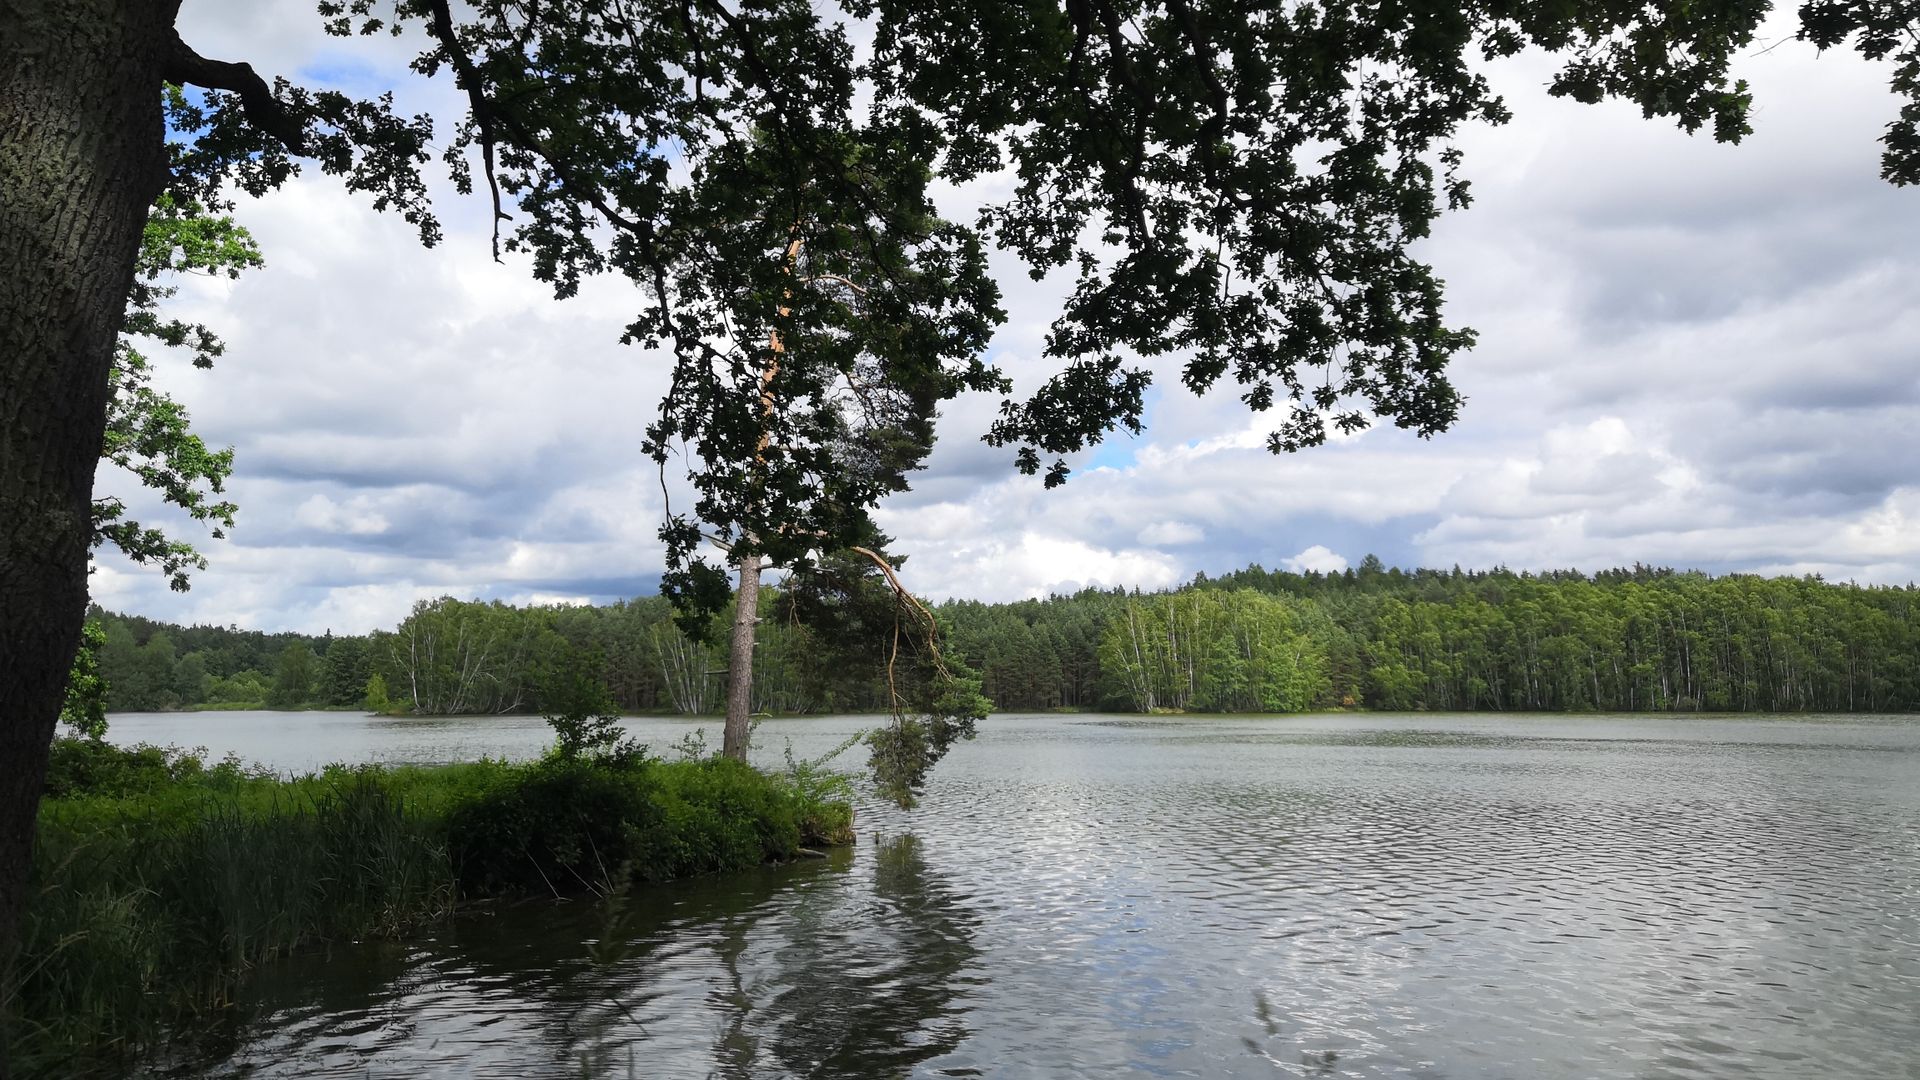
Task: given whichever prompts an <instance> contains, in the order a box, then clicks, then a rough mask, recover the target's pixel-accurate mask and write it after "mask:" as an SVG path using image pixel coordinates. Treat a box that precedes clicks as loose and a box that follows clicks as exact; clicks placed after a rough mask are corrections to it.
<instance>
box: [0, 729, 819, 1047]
mask: <svg viewBox="0 0 1920 1080" xmlns="http://www.w3.org/2000/svg"><path fill="white" fill-rule="evenodd" d="M50 791H53V792H56V793H57V796H58V797H50V798H48V799H47V800H46V801H45V802H44V803H43V805H42V810H41V815H40V826H39V834H38V840H37V846H36V851H35V857H34V871H33V879H32V882H31V885H30V893H29V899H28V905H27V910H26V912H25V915H24V918H23V920H22V927H21V930H22V933H21V941H20V947H19V950H18V953H17V955H16V956H15V957H14V960H13V963H12V965H11V966H10V967H9V968H8V970H7V974H6V976H5V978H4V979H0V1039H4V1040H5V1042H6V1044H7V1047H8V1051H9V1054H10V1056H11V1058H12V1060H13V1064H14V1067H15V1069H16V1070H17V1071H18V1072H19V1074H20V1075H22V1076H33V1075H61V1076H66V1075H79V1074H84V1073H86V1072H88V1071H90V1070H91V1071H113V1070H115V1069H123V1068H125V1067H126V1065H127V1063H129V1062H130V1061H134V1060H137V1059H139V1058H141V1057H143V1056H147V1055H151V1054H153V1053H155V1052H157V1051H160V1050H162V1049H163V1048H165V1047H166V1046H167V1045H168V1044H169V1043H173V1042H177V1041H179V1040H180V1039H182V1038H185V1037H187V1036H188V1035H190V1033H192V1032H194V1031H196V1030H205V1029H207V1028H209V1027H210V1026H216V1025H211V1024H210V1023H209V1021H210V1020H212V1019H214V1018H215V1017H217V1016H219V1015H224V1014H225V1013H226V1011H227V1010H228V1009H230V1008H231V1003H232V1001H233V1000H234V997H235V995H236V993H237V992H238V991H239V990H240V988H241V987H242V986H243V985H244V983H245V981H246V978H247V974H248V972H249V971H251V970H253V969H254V968H256V967H258V966H259V965H261V964H263V963H266V962H268V961H270V960H272V959H273V958H275V957H277V956H280V955H283V954H285V953H287V952H289V951H291V950H294V949H299V948H304V947H310V946H314V945H319V944H324V943H332V942H345V941H353V940H358V939H361V938H365V937H369V936H389V937H391V936H398V935H403V934H405V933H406V932H408V931H409V930H410V929H412V928H414V927H417V926H419V925H421V924H422V923H424V922H427V921H430V920H435V919H441V918H445V917H447V916H448V915H450V914H452V913H453V912H455V911H456V910H457V909H458V908H459V906H460V905H461V904H462V903H463V902H466V901H470V900H475V899H479V898H486V897H496V896H503V895H515V894H536V895H537V894H566V893H579V892H586V891H593V892H617V891H619V890H622V889H624V888H626V886H627V885H628V884H629V883H631V882H636V881H663V880H669V879H673V878H679V877H686V876H689V875H694V874H701V873H710V872H715V871H723V870H730V869H742V868H746V867H750V866H755V865H758V864H760V863H762V862H766V861H769V860H779V859H786V858H791V857H793V856H794V855H795V854H797V853H798V852H799V849H800V848H801V847H803V846H809V845H826V844H835V843H845V842H848V841H850V840H851V838H852V811H851V809H850V807H849V805H848V803H847V800H846V796H847V789H846V786H845V781H844V780H840V779H839V778H836V777H832V776H830V775H828V774H825V773H822V772H819V771H817V770H810V769H807V768H805V767H796V768H793V769H790V770H788V772H787V773H785V774H775V775H770V774H767V773H763V772H760V771H758V770H756V769H753V768H751V767H749V766H746V765H744V764H741V763H739V762H734V761H726V760H716V759H707V760H692V761H680V762H664V761H659V760H655V759H646V758H634V759H622V760H613V759H608V760H601V761H593V760H573V761H567V760H560V759H553V758H549V759H547V760H543V761H539V762H534V763H530V764H524V765H512V764H508V763H505V762H498V761H486V762H478V763H474V764H465V765H450V766H444V767H439V768H379V767H373V766H365V767H359V768H342V767H331V768H329V769H327V770H325V771H324V772H322V773H320V774H316V775H310V776H303V777H297V778H277V777H273V776H270V775H266V774H263V773H262V772H260V771H257V770H249V769H246V768H244V767H242V766H240V765H239V764H238V763H237V762H234V761H231V760H229V761H226V762H221V763H216V764H214V765H211V766H209V765H207V764H206V763H204V762H203V761H201V760H200V759H199V758H197V757H195V756H194V755H192V754H188V753H184V752H181V751H179V750H177V749H169V750H158V749H155V748H151V747H146V748H137V749H135V750H131V751H125V750H116V749H114V748H111V747H104V744H90V745H85V746H81V747H78V748H75V747H73V746H71V745H67V746H63V747H61V748H60V749H58V750H57V751H56V755H55V763H54V768H53V770H52V778H51V782H50Z"/></svg>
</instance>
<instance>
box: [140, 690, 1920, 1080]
mask: <svg viewBox="0 0 1920 1080" xmlns="http://www.w3.org/2000/svg"><path fill="white" fill-rule="evenodd" d="M207 718H213V719H212V722H211V723H203V721H204V720H206V719H207ZM872 722H874V721H872V720H871V719H870V718H868V719H862V718H854V717H827V718H820V719H808V720H788V721H773V722H769V723H768V724H766V725H764V726H763V727H762V728H761V731H760V742H761V748H760V751H759V753H760V754H762V755H764V757H765V760H766V761H767V762H768V763H770V764H771V763H776V762H778V760H779V759H780V756H781V750H782V749H783V747H784V746H785V745H786V744H787V743H788V742H791V744H792V746H793V749H794V750H795V752H796V753H798V754H801V755H803V756H804V755H808V754H813V753H818V752H822V751H824V750H825V749H827V748H829V747H831V746H832V745H834V744H835V743H837V742H838V741H839V740H840V739H841V738H842V737H844V736H845V735H846V734H848V733H850V732H853V731H855V730H857V729H858V728H860V727H861V726H862V725H864V724H870V723H872ZM113 724H114V728H113V734H114V737H115V738H117V739H122V740H127V741H132V740H135V739H147V740H149V741H162V742H166V741H172V742H180V743H186V744H189V745H191V744H195V743H199V744H205V745H207V746H209V748H210V749H212V750H213V751H214V752H215V753H219V752H222V751H224V750H227V749H233V750H236V751H238V752H240V753H241V754H242V755H243V756H247V757H253V758H259V759H263V760H267V761H269V762H271V763H273V764H276V765H279V766H281V767H286V768H302V767H311V765H312V764H314V763H316V762H314V761H313V755H316V754H318V755H320V756H321V758H322V759H325V758H326V756H328V755H331V756H334V757H340V756H349V755H347V753H346V751H344V750H338V749H336V748H343V747H344V748H349V749H351V750H352V751H353V753H352V755H351V756H353V757H354V759H356V760H386V761H405V760H416V761H432V760H452V759H455V758H460V757H473V756H478V755H480V754H492V755H496V756H498V755H501V754H505V755H507V756H512V757H523V756H527V755H530V754H532V753H535V752H537V751H538V748H539V746H540V744H541V743H542V742H543V741H544V739H545V737H546V732H545V729H544V727H542V726H541V725H540V724H539V721H538V720H525V719H512V720H500V721H496V720H461V721H446V722H443V721H384V720H371V719H369V718H364V717H355V716H348V715H345V714H311V713H309V714H289V715H275V716H262V715H260V714H255V715H254V717H253V718H252V719H251V720H242V719H237V718H235V715H234V714H197V715H177V716H171V717H139V716H116V717H114V718H113ZM223 725H224V726H223ZM695 726H696V725H694V724H690V723H685V722H680V721H665V720H637V721H634V722H633V727H634V728H635V730H636V732H637V733H638V734H639V735H640V736H641V737H642V738H643V739H645V740H646V741H648V742H650V743H653V744H654V745H655V747H656V748H663V747H666V746H668V745H671V744H672V743H674V742H676V741H678V739H679V738H680V737H681V736H683V735H684V734H685V733H686V732H687V731H690V730H692V729H693V727H695ZM707 727H708V728H709V734H710V735H712V736H713V737H715V738H717V735H718V732H717V730H716V729H714V725H713V724H712V723H711V722H709V723H708V724H707ZM275 740H278V741H277V742H276V741H275ZM847 764H848V765H849V766H851V765H854V764H856V763H855V762H851V761H848V762H847ZM859 828H860V832H861V836H860V840H859V843H858V845H857V846H856V847H855V848H853V849H852V850H847V851H840V852H835V853H834V854H833V856H832V857H831V858H829V859H827V860H823V861H814V862H806V863H802V864H799V865H795V866H791V867H782V868H769V869H766V870H763V871H760V872H757V873H753V874H747V875H737V876H727V877H715V878H710V879H705V880H699V881H693V882H686V883H682V884H679V885H675V886H668V887H657V888H650V889H644V890H636V891H635V892H634V893H633V894H632V895H631V897H630V898H629V900H628V901H627V903H626V904H625V905H624V907H614V908H609V907H608V906H606V905H602V904H599V903H595V902H592V901H576V902H573V903H568V904H553V903H536V904H526V905H520V906H517V907H508V908H502V909H498V910H491V911H481V912H476V913H474V914H471V915H469V916H466V917H462V918H460V919H457V920H455V921H453V922H451V923H449V924H446V925H443V926H441V927H438V928H436V929H434V930H433V931H432V932H430V933H428V934H425V935H423V936H421V937H419V938H416V939H413V940H409V941H406V942H400V943H392V942H373V943H367V944H364V945H357V946H343V947H336V948H334V949H333V950H331V951H330V952H329V953H314V954H310V955H306V956H302V957H298V958H296V959H294V960H292V961H289V962H287V963H284V964H280V965H277V966H275V967H273V968H272V969H270V970H269V971H267V972H265V973H263V977H262V978H260V979H259V980H257V982H256V983H255V984H254V986H253V988H252V990H251V991H250V994H249V998H248V1000H247V1002H246V1003H245V1006H246V1011H247V1012H248V1013H249V1014H250V1019H248V1020H247V1021H246V1022H245V1023H243V1024H242V1025H240V1026H239V1027H238V1028H237V1030H235V1031H233V1032H231V1033H230V1036H231V1037H230V1038H229V1039H228V1040H226V1041H225V1042H224V1044H223V1045H218V1046H210V1047H209V1048H208V1051H207V1053H206V1054H205V1055H204V1056H203V1057H202V1058H201V1059H200V1060H199V1061H198V1062H197V1063H195V1067H194V1068H193V1069H192V1070H190V1071H189V1074H190V1075H206V1076H215V1077H240V1076H261V1077H268V1076H271V1077H317V1076H352V1077H368V1078H374V1080H378V1078H385V1077H468V1076H476V1077H522V1076H527V1077H579V1076H591V1077H601V1076H606V1077H626V1076H638V1077H704V1076H718V1077H781V1076H821V1077H842V1076H844V1077H894V1076H995V1077H1001V1076H1006V1077H1024V1076H1035V1077H1039V1076H1046V1077H1055V1076H1061V1077H1082V1076H1084V1077H1103V1076H1114V1075H1131V1076H1192V1077H1273V1076H1345V1077H1419V1078H1442V1077H1447V1078H1477V1077H1514V1078H1536V1077H1569V1078H1571V1077H1621V1078H1627V1077H1634V1078H1652V1077H1782V1078H1785V1077H1794V1078H1799V1077H1912V1078H1920V720H1916V719H1914V718H1902V717H1886V718H1860V717H1844V718H1842V717H1835V718H1819V717H1811V718H1809V717H1797V718H1793V719H1771V718H1767V719H1760V718H1751V717H1746V718H1677V719H1676V718H1658V719H1649V718H1644V717H1607V716H1594V717H1577V718H1569V717H1560V716H1554V717H1538V716H1529V717H1499V716H1485V715H1472V716H1444V715H1419V716H1381V715H1366V716H1309V717H1293V718H1235V717H1229V718H1204V719H1203V718H1168V719H1158V718H1156V719H1145V718H1138V717H1090V716H1072V717H1055V716H1048V717H1035V716H996V717H993V718H991V719H990V720H989V721H988V722H987V723H985V724H984V725H983V726H982V731H981V735H980V737H979V738H978V739H977V740H976V741H974V742H972V743H969V744H965V745H963V746H961V747H959V748H958V749H956V750H955V752H954V753H953V755H952V756H951V757H950V758H949V760H948V761H947V762H945V763H943V764H942V766H941V767H940V769H939V770H938V771H937V773H936V775H935V777H934V780H933V782H932V784H931V785H930V788H929V791H928V794H927V798H926V802H925V805H924V806H923V807H922V808H921V809H920V810H918V811H915V812H913V813H911V814H901V813H899V812H896V811H892V810H889V809H887V808H884V807H879V806H872V805H863V806H862V808H861V813H860V819H859Z"/></svg>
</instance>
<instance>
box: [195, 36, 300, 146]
mask: <svg viewBox="0 0 1920 1080" xmlns="http://www.w3.org/2000/svg"><path fill="white" fill-rule="evenodd" d="M162 77H163V78H165V79H166V80H167V81H168V82H170V83H178V84H181V85H193V86H198V87H201V88H203V89H206V90H228V91H231V92H233V93H235V94H238V95H240V104H241V106H242V107H243V108H245V109H246V110H247V119H248V120H249V121H251V122H252V123H253V126H254V127H256V128H259V129H260V130H261V131H263V132H265V133H266V134H268V135H271V136H273V137H274V138H275V139H277V140H279V142H280V144H281V145H282V146H285V147H286V148H287V149H288V150H289V151H291V152H292V153H294V154H297V155H299V156H301V157H310V156H312V150H311V149H310V148H309V147H308V145H307V132H306V125H305V124H303V123H301V122H300V120H299V119H298V118H296V117H295V116H294V115H293V114H292V113H290V112H288V111H287V107H286V105H285V104H283V103H282V102H281V101H280V99H279V98H276V97H274V96H273V90H272V89H271V88H270V87H268V86H267V82H266V80H265V79H262V78H261V77H260V75H259V73H258V72H256V71H254V70H253V66H252V65H251V64H245V63H241V64H231V63H228V62H226V61H224V60H209V59H207V58H206V57H204V56H201V55H200V54H199V53H197V52H194V51H193V49H191V48H190V47H188V45H187V43H186V42H184V41H182V40H180V38H179V37H178V36H177V35H176V36H175V37H174V39H173V48H172V50H171V51H170V53H169V55H168V56H167V65H166V70H165V72H164V73H163V74H162Z"/></svg>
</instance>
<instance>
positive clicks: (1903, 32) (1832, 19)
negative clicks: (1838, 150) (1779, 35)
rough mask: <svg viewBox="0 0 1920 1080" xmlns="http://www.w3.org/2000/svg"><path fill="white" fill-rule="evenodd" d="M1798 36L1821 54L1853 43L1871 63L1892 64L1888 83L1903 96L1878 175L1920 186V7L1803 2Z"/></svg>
mask: <svg viewBox="0 0 1920 1080" xmlns="http://www.w3.org/2000/svg"><path fill="white" fill-rule="evenodd" d="M1800 36H1801V37H1802V38H1804V39H1806V40H1808V41H1811V42H1813V44H1814V45H1815V46H1817V47H1818V48H1820V49H1822V50H1825V49H1831V48H1837V47H1839V46H1841V45H1844V44H1846V43H1847V41H1848V40H1849V39H1852V41H1853V44H1854V47H1855V48H1856V49H1857V50H1859V52H1860V54H1861V55H1863V56H1865V57H1866V58H1867V59H1869V60H1890V61H1891V62H1892V68H1893V75H1892V78H1891V79H1890V83H1891V86H1892V89H1893V91H1894V93H1895V94H1896V95H1899V96H1901V97H1903V98H1904V99H1905V100H1904V101H1902V102H1901V105H1900V111H1899V113H1898V115H1897V116H1895V118H1894V120H1893V121H1892V122H1891V123H1889V124H1888V125H1887V131H1886V134H1884V135H1882V136H1881V137H1880V143H1881V145H1882V146H1884V147H1885V148H1886V149H1885V151H1884V152H1883V153H1882V154H1881V155H1880V176H1881V177H1882V178H1883V179H1885V180H1886V181H1888V182H1889V183H1893V184H1899V185H1902V186H1905V185H1908V184H1920V4H1916V3H1915V2H1914V0H1807V2H1805V3H1802V4H1801V5H1800Z"/></svg>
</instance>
